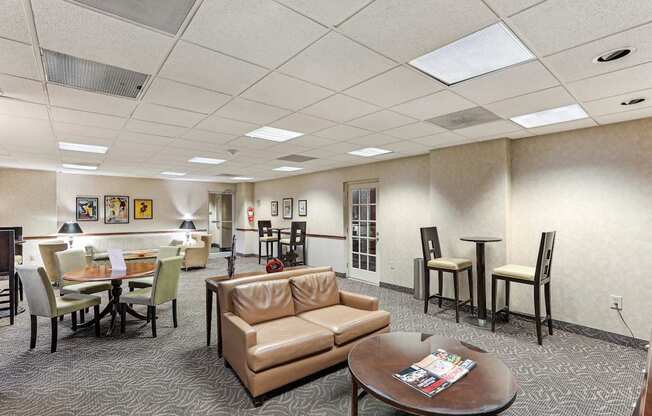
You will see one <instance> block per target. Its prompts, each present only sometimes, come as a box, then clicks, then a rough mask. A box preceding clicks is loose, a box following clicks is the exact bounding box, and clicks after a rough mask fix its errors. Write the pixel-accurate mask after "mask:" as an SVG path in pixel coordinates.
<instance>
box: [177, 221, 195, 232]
mask: <svg viewBox="0 0 652 416" xmlns="http://www.w3.org/2000/svg"><path fill="white" fill-rule="evenodd" d="M179 229H181V230H196V229H197V228H195V223H194V222H192V221H191V220H183V222H182V223H181V226H180V227H179Z"/></svg>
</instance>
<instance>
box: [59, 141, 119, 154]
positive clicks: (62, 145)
mask: <svg viewBox="0 0 652 416" xmlns="http://www.w3.org/2000/svg"><path fill="white" fill-rule="evenodd" d="M59 150H69V151H71V152H86V153H101V154H104V153H106V152H107V150H109V148H108V147H106V146H96V145H92V144H81V143H69V142H59Z"/></svg>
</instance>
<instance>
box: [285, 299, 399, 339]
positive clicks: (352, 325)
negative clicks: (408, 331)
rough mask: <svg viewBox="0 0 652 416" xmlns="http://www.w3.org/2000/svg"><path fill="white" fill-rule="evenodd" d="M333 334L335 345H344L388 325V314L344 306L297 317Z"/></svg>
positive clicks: (335, 306)
mask: <svg viewBox="0 0 652 416" xmlns="http://www.w3.org/2000/svg"><path fill="white" fill-rule="evenodd" d="M297 316H298V317H299V318H301V319H305V320H306V321H308V322H312V323H314V324H317V325H319V326H322V327H324V328H327V329H328V330H329V331H331V332H333V333H334V334H335V345H344V344H346V343H348V342H350V341H353V340H354V339H357V338H360V337H363V336H365V335H367V334H371V333H372V332H375V331H377V330H379V329H382V328H384V327H386V326H387V325H389V312H386V311H364V310H362V309H355V308H351V307H349V306H344V305H334V306H329V307H327V308H321V309H315V310H312V311H309V312H304V313H301V314H299V315H297Z"/></svg>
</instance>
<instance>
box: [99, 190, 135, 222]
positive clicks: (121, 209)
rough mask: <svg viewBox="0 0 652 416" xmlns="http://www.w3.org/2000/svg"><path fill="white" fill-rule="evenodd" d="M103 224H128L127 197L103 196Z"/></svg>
mask: <svg viewBox="0 0 652 416" xmlns="http://www.w3.org/2000/svg"><path fill="white" fill-rule="evenodd" d="M104 224H129V197H128V196H119V195H104Z"/></svg>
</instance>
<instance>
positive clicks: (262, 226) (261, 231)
mask: <svg viewBox="0 0 652 416" xmlns="http://www.w3.org/2000/svg"><path fill="white" fill-rule="evenodd" d="M263 243H265V254H266V255H265V259H266V260H269V259H270V257H274V256H273V253H274V243H277V244H278V237H277V236H275V235H274V231H272V221H271V220H259V221H258V264H260V259H261V257H262V256H261V249H262V245H263ZM270 248H271V250H270Z"/></svg>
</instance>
